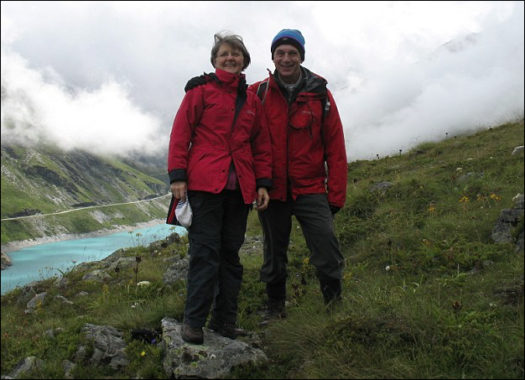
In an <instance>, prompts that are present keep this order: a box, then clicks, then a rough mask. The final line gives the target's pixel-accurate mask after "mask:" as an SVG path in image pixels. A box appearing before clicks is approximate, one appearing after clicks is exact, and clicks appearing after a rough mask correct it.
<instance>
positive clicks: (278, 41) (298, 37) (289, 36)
mask: <svg viewBox="0 0 525 380" xmlns="http://www.w3.org/2000/svg"><path fill="white" fill-rule="evenodd" d="M305 43H306V42H305V41H304V37H303V35H302V33H301V32H300V31H299V30H297V29H283V30H281V31H280V32H279V33H277V35H276V36H275V38H274V39H273V41H272V48H271V50H272V60H273V53H274V52H275V49H277V47H278V46H279V45H293V46H295V47H296V48H297V49H298V50H299V53H300V54H301V60H302V61H304V44H305Z"/></svg>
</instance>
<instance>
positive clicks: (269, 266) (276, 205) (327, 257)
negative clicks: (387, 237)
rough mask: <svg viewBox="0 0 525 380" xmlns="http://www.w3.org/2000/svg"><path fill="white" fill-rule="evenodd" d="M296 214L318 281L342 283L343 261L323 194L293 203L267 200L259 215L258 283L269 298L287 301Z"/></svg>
mask: <svg viewBox="0 0 525 380" xmlns="http://www.w3.org/2000/svg"><path fill="white" fill-rule="evenodd" d="M293 215H295V217H296V218H297V220H298V221H299V224H300V225H301V229H302V231H303V236H304V238H305V240H306V245H307V246H308V249H309V250H310V263H311V264H313V265H314V266H315V267H316V269H317V276H318V278H319V280H320V281H321V282H323V281H326V280H328V281H330V280H341V278H342V270H343V265H344V258H343V255H342V254H341V250H340V249H339V242H338V241H337V238H336V236H335V233H334V226H333V216H332V213H331V211H330V207H329V205H328V200H327V198H326V195H324V194H309V195H300V196H299V197H298V198H297V199H296V200H295V201H294V200H293V199H292V198H291V197H288V200H287V201H286V202H281V201H270V204H269V206H268V208H267V209H266V210H264V211H261V212H259V220H260V221H261V225H262V228H263V232H264V263H263V265H262V268H261V272H260V275H261V281H262V282H265V283H266V290H267V293H268V297H269V298H273V299H284V298H286V278H287V276H288V272H287V269H286V267H287V264H288V257H287V252H288V245H289V243H290V233H291V230H292V216H293Z"/></svg>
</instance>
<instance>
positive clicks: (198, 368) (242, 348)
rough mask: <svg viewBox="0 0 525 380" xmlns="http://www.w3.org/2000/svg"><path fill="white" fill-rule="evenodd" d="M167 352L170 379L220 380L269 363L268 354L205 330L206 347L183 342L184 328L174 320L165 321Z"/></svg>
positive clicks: (163, 322)
mask: <svg viewBox="0 0 525 380" xmlns="http://www.w3.org/2000/svg"><path fill="white" fill-rule="evenodd" d="M162 338H163V344H164V349H165V357H164V360H163V366H164V370H165V371H166V374H167V376H168V377H169V378H205V379H217V378H222V377H225V376H227V375H228V374H229V373H230V371H231V369H232V368H233V367H236V366H239V365H242V364H247V363H253V364H259V363H263V362H265V361H267V360H268V358H267V357H266V355H265V353H264V352H263V351H261V350H259V349H257V348H253V347H252V346H251V345H249V344H248V343H245V342H243V341H240V340H231V339H228V338H224V337H223V336H221V335H219V334H216V333H214V332H213V331H211V330H208V329H206V328H205V329H204V344H203V345H193V344H188V343H186V342H184V341H183V340H182V337H181V324H180V323H179V322H177V321H176V320H174V319H171V318H164V319H163V320H162Z"/></svg>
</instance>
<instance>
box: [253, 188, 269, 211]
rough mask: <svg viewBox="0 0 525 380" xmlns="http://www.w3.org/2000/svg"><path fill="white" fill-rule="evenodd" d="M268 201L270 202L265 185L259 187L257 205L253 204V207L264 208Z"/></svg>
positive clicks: (261, 209)
mask: <svg viewBox="0 0 525 380" xmlns="http://www.w3.org/2000/svg"><path fill="white" fill-rule="evenodd" d="M268 203H270V196H269V195H268V190H266V187H260V188H259V190H257V205H256V206H255V209H256V210H257V211H263V210H266V208H267V207H268Z"/></svg>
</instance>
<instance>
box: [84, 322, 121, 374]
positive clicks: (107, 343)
mask: <svg viewBox="0 0 525 380" xmlns="http://www.w3.org/2000/svg"><path fill="white" fill-rule="evenodd" d="M82 332H83V333H84V334H86V338H88V339H91V340H93V343H94V346H95V352H93V356H92V357H91V358H90V362H91V363H92V364H94V365H102V364H108V365H109V366H110V367H112V368H113V369H115V370H117V369H119V368H121V367H125V366H127V365H128V364H129V361H128V359H127V358H126V354H125V353H124V350H125V348H126V343H125V342H124V339H123V335H122V333H121V332H120V331H118V330H117V329H116V328H114V327H111V326H97V325H92V324H89V323H86V324H85V325H84V327H83V328H82ZM77 356H79V357H81V356H82V355H81V354H80V353H79V354H78V355H77Z"/></svg>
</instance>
